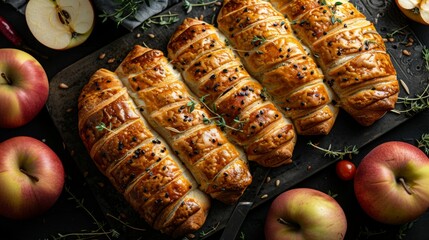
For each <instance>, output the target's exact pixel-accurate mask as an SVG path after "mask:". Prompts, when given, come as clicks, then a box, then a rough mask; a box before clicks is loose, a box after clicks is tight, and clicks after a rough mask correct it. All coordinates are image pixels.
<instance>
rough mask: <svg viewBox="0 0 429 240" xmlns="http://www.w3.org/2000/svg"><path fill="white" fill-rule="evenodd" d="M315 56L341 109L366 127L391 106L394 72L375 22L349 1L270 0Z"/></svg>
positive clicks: (395, 87) (395, 89)
mask: <svg viewBox="0 0 429 240" xmlns="http://www.w3.org/2000/svg"><path fill="white" fill-rule="evenodd" d="M271 3H272V4H273V5H274V6H275V7H276V8H277V9H279V10H280V11H281V12H282V13H283V14H285V15H286V16H287V17H288V18H289V19H290V20H292V22H293V23H294V24H292V28H293V29H294V31H295V32H296V34H297V36H298V37H299V38H300V39H301V40H302V42H303V43H305V44H306V45H307V46H308V47H309V48H310V49H311V51H312V53H313V55H314V56H315V57H316V59H317V62H318V63H319V64H320V66H321V68H322V70H323V72H324V73H325V78H326V81H327V83H328V84H329V85H331V86H332V88H333V90H334V92H335V93H337V95H338V96H339V99H340V106H341V107H342V108H344V109H345V110H346V111H347V112H348V113H349V114H350V115H351V116H352V117H353V118H354V119H356V121H357V122H359V123H360V124H362V125H364V126H368V125H371V124H373V123H374V122H375V121H377V120H378V119H380V118H381V117H383V116H384V114H385V113H386V112H387V111H390V110H391V109H393V108H394V106H395V103H396V100H397V98H398V93H399V84H398V81H397V78H396V71H395V68H394V66H393V64H392V61H391V60H390V56H389V54H387V53H386V47H385V45H384V42H383V39H382V37H381V36H380V34H378V33H377V30H376V29H375V27H374V25H373V24H372V23H371V22H370V21H368V20H367V19H366V17H365V15H363V14H362V13H361V12H360V11H359V10H358V9H356V8H355V7H354V6H353V4H352V3H349V2H347V1H337V2H333V1H318V0H271Z"/></svg>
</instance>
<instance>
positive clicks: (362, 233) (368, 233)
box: [357, 226, 387, 239]
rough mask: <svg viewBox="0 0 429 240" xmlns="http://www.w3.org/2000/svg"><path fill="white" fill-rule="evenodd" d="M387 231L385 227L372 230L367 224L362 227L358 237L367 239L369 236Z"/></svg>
mask: <svg viewBox="0 0 429 240" xmlns="http://www.w3.org/2000/svg"><path fill="white" fill-rule="evenodd" d="M386 232H387V231H386V230H384V229H379V230H376V231H374V230H370V229H369V228H368V227H367V226H364V227H360V230H359V233H358V236H357V239H361V238H363V237H364V238H365V239H368V238H370V237H373V236H377V235H382V234H385V233H386Z"/></svg>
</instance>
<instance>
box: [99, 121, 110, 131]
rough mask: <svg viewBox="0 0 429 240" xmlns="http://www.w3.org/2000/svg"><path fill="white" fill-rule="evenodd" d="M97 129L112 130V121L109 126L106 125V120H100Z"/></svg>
mask: <svg viewBox="0 0 429 240" xmlns="http://www.w3.org/2000/svg"><path fill="white" fill-rule="evenodd" d="M95 129H97V131H100V132H101V131H103V130H107V131H109V132H111V131H112V123H110V125H109V127H107V126H106V124H105V123H104V122H100V123H99V124H98V125H97V126H95Z"/></svg>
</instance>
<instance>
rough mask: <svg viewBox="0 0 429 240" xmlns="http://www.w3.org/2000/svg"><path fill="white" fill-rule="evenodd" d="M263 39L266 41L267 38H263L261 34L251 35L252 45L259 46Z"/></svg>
mask: <svg viewBox="0 0 429 240" xmlns="http://www.w3.org/2000/svg"><path fill="white" fill-rule="evenodd" d="M265 41H267V39H266V38H264V37H261V36H253V39H252V45H253V46H259V45H261V44H262V43H264V42H265Z"/></svg>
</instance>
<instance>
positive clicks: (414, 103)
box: [392, 84, 429, 115]
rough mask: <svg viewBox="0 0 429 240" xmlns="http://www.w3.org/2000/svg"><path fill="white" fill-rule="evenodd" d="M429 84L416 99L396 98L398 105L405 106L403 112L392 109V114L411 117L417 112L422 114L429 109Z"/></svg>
mask: <svg viewBox="0 0 429 240" xmlns="http://www.w3.org/2000/svg"><path fill="white" fill-rule="evenodd" d="M428 90H429V84H428V85H427V86H426V88H425V89H424V90H423V92H422V93H421V94H417V95H416V97H408V96H407V97H398V101H397V103H398V104H403V105H404V106H405V109H404V110H398V109H394V110H392V112H394V113H398V114H401V113H405V114H408V115H413V114H416V113H419V112H422V111H424V110H426V109H429V91H428Z"/></svg>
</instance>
